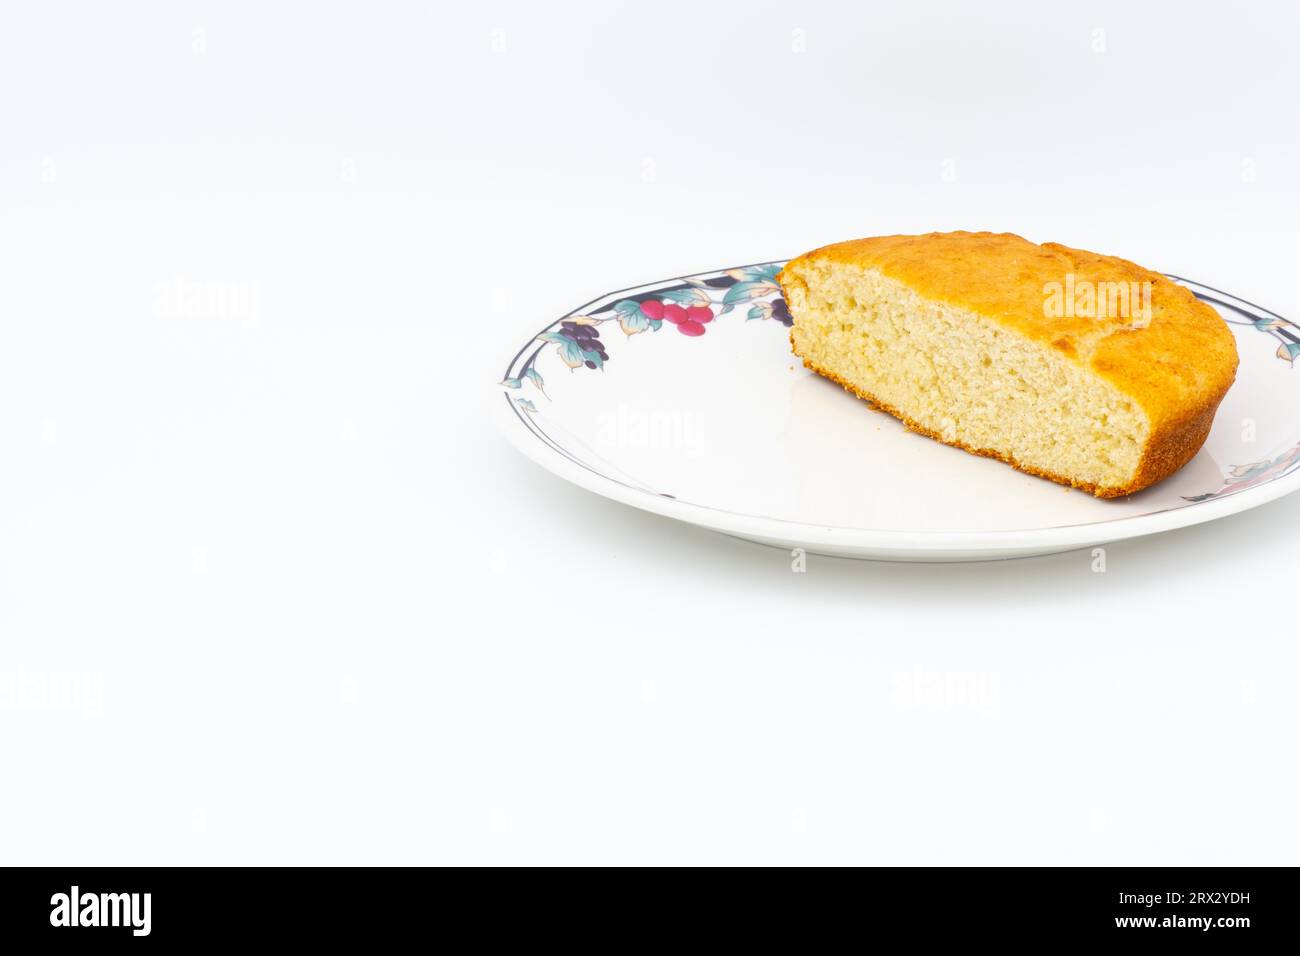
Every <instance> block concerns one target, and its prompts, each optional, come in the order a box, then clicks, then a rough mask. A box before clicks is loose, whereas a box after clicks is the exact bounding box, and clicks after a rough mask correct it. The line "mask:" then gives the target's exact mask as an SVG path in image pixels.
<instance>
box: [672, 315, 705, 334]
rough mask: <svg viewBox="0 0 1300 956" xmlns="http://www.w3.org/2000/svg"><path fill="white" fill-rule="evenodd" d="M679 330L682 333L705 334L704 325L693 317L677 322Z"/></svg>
mask: <svg viewBox="0 0 1300 956" xmlns="http://www.w3.org/2000/svg"><path fill="white" fill-rule="evenodd" d="M677 331H678V332H680V333H682V335H703V334H704V326H703V325H701V324H700V323H699V322H696V321H694V320H693V319H684V320H682V321H681V322H678V323H677Z"/></svg>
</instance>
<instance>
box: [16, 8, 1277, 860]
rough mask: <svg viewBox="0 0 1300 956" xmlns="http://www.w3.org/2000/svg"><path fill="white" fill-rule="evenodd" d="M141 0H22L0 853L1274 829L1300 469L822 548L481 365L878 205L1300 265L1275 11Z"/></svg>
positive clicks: (1257, 833) (1180, 254)
mask: <svg viewBox="0 0 1300 956" xmlns="http://www.w3.org/2000/svg"><path fill="white" fill-rule="evenodd" d="M111 6H112V8H113V9H112V10H110V5H104V4H93V5H92V4H89V3H87V4H82V5H73V4H45V5H27V6H14V7H12V8H10V9H8V10H7V11H6V13H5V14H4V19H3V23H2V24H0V131H2V136H3V139H2V140H0V142H2V143H3V149H2V150H0V262H2V263H3V268H2V269H0V329H2V330H3V335H2V337H0V447H2V448H3V468H2V469H0V781H2V782H3V786H2V787H0V794H2V795H0V858H2V859H3V862H6V863H39V864H140V863H157V864H167V863H270V862H278V863H307V862H310V863H318V862H320V863H324V862H329V863H353V862H425V863H438V862H442V863H452V862H462V863H463V862H476V863H506V862H510V863H532V862H554V863H578V862H582V863H596V862H618V863H633V862H636V863H666V862H689V863H724V862H728V863H760V862H761V863H779V862H786V863H790V862H807V863H829V862H842V863H848V862H853V863H907V864H929V863H1051V864H1076V863H1085V864H1101V863H1106V864H1137V863H1144V864H1192V863H1197V864H1228V863H1233V864H1262V863H1295V862H1296V860H1297V851H1298V850H1300V833H1298V832H1297V828H1298V826H1300V823H1298V822H1297V817H1296V814H1295V806H1296V800H1297V784H1298V782H1300V778H1298V772H1297V765H1296V759H1295V757H1296V722H1297V717H1300V701H1298V700H1297V695H1296V692H1295V684H1296V678H1295V674H1296V673H1297V668H1298V667H1300V651H1298V650H1297V648H1296V644H1295V636H1294V635H1295V611H1294V594H1293V590H1294V589H1293V582H1294V561H1295V557H1294V555H1295V545H1296V541H1297V524H1298V522H1300V496H1297V497H1295V498H1292V499H1289V500H1282V501H1280V502H1277V503H1275V504H1272V505H1269V506H1266V507H1263V508H1260V509H1258V510H1256V511H1253V512H1250V513H1248V514H1244V515H1241V516H1238V517H1235V518H1231V519H1227V520H1224V521H1221V522H1216V523H1214V524H1212V525H1207V526H1202V527H1198V528H1193V529H1189V530H1186V531H1182V532H1176V533H1172V534H1168V535H1165V536H1160V537H1156V538H1151V539H1145V540H1139V541H1133V542H1129V543H1123V544H1118V545H1115V546H1113V547H1112V548H1111V549H1109V554H1108V563H1107V571H1106V573H1104V574H1096V573H1093V571H1092V569H1091V557H1090V556H1089V555H1088V554H1087V553H1086V552H1084V553H1075V554H1067V555H1061V556H1056V557H1052V558H1046V559H1037V560H1025V561H1015V562H1007V563H1000V564H985V565H946V566H906V565H888V564H871V563H854V562H850V561H842V560H834V559H829V558H819V557H816V556H811V557H810V558H809V565H808V571H807V573H806V574H802V575H799V574H792V573H791V571H790V558H789V555H788V554H785V553H783V552H780V551H777V550H771V549H766V548H762V547H759V546H757V545H750V544H746V543H743V542H739V541H735V540H731V539H728V538H725V537H721V536H718V535H714V534H711V533H708V532H704V531H700V530H696V529H692V528H690V527H686V526H682V525H677V524H674V523H672V522H670V521H667V520H662V519H658V518H655V517H652V516H649V515H645V514H642V513H639V512H637V511H634V510H632V509H629V508H626V507H623V506H620V505H617V504H614V503H611V502H608V501H606V500H604V499H600V498H597V497H595V496H592V495H589V494H586V493H584V492H582V491H580V490H578V489H576V488H573V487H570V486H568V485H566V484H564V483H563V482H561V481H559V480H558V479H555V478H553V477H551V476H550V475H548V474H546V473H544V472H542V471H541V470H540V469H538V468H537V467H535V466H534V465H532V464H531V463H529V462H527V461H525V460H524V459H522V458H521V457H519V456H518V455H517V454H515V453H514V452H513V451H512V450H511V449H510V448H509V447H508V446H507V444H506V443H505V441H504V440H503V439H501V438H500V437H499V436H498V435H497V434H495V433H494V432H493V431H492V428H491V426H490V424H489V422H488V418H487V415H486V402H487V400H488V399H489V398H491V399H495V393H494V392H493V391H492V389H491V387H490V386H491V384H492V383H493V382H494V381H495V380H496V379H497V378H498V377H499V376H500V369H501V367H502V366H503V364H504V360H505V358H507V357H508V356H509V355H510V354H513V350H514V348H515V347H516V346H517V344H518V343H519V342H520V341H521V336H527V335H529V334H531V333H532V331H534V330H535V329H536V328H537V327H538V325H539V324H541V323H542V322H544V321H546V320H547V319H549V318H551V317H553V316H555V315H558V314H560V313H561V312H564V311H567V310H568V309H569V308H571V307H573V306H575V305H577V304H579V303H580V302H583V301H585V300H586V299H588V298H590V297H591V296H593V295H595V294H598V293H600V292H604V291H606V290H609V289H615V288H620V287H624V286H628V285H632V284H636V283H639V282H644V281H649V280H653V279H657V278H660V277H663V276H669V275H679V274H682V273H686V272H694V271H699V270H703V269H709V268H714V267H718V266H724V265H730V264H734V263H739V262H751V261H758V260H765V259H774V258H779V257H784V256H788V255H791V254H794V253H797V252H800V251H802V250H804V249H806V248H810V247H812V246H816V245H821V244H824V243H826V242H830V241H833V240H837V239H843V238H849V237H853V236H859V235H871V234H880V233H890V232H909V231H911V232H915V231H927V230H932V229H949V228H969V229H983V228H988V229H1009V230H1013V231H1017V232H1020V233H1022V234H1024V235H1027V236H1028V237H1030V238H1033V239H1036V240H1056V241H1061V242H1065V243H1067V244H1071V245H1076V246H1081V247H1084V248H1096V249H1099V250H1101V251H1104V252H1110V253H1115V254H1120V255H1124V256H1127V257H1130V258H1133V259H1135V260H1137V261H1140V262H1142V263H1144V264H1147V265H1150V266H1152V267H1156V268H1160V269H1164V270H1166V271H1171V272H1176V273H1179V274H1182V275H1188V276H1192V277H1195V278H1198V279H1202V280H1203V281H1206V282H1210V283H1212V284H1215V285H1218V286H1219V287H1221V288H1225V289H1229V290H1232V291H1234V292H1237V293H1239V294H1241V295H1244V296H1246V297H1247V298H1250V299H1252V300H1254V301H1257V302H1260V303H1262V304H1264V305H1266V306H1269V307H1272V308H1274V309H1276V310H1279V311H1280V312H1282V313H1283V314H1287V315H1293V316H1294V315H1300V295H1297V293H1296V291H1295V275H1296V271H1295V270H1296V265H1295V261H1296V258H1295V257H1296V253H1297V231H1296V222H1297V214H1298V213H1300V190H1297V171H1298V169H1300V140H1298V138H1300V106H1298V105H1297V103H1298V101H1297V98H1296V90H1297V89H1298V88H1300V66H1298V65H1297V60H1296V58H1295V56H1294V49H1295V45H1296V42H1297V39H1300V21H1298V20H1297V14H1296V13H1295V12H1294V8H1293V7H1292V8H1290V9H1288V5H1285V4H1281V3H1278V4H1262V3H1260V4H1243V5H1235V6H1225V5H1223V4H1221V3H1207V4H1188V3H1180V4H1167V5H1166V4H1159V5H1157V4H1136V3H1132V2H1121V3H1096V4H1087V5H1082V6H1080V5H1077V4H1076V5H1068V6H1067V5H1054V6H1053V9H1052V10H1051V11H1049V10H1048V9H1047V5H1044V4H1039V3H1023V4H1021V3H1017V4H1006V3H1003V4H996V3H992V4H969V5H956V4H937V3H929V4H927V3H919V2H902V3H896V4H894V3H890V4H877V3H871V4H867V3H849V2H844V3H831V2H822V3H809V2H797V3H796V2H789V3H780V2H771V3H733V4H720V3H719V4H714V3H701V2H691V3H655V4H650V3H637V4H631V3H611V2H599V3H597V2H592V3H581V4H579V3H567V4H554V5H551V4H538V3H525V2H516V3H506V2H495V3H481V4H470V3H464V4H459V5H451V4H395V3H394V4H362V3H352V4H329V3H301V4H291V3H273V4H272V3H238V4H232V3H215V2H213V3H198V2H195V3H140V4H115V5H111ZM1098 31H1101V32H1098ZM946 173H948V174H950V175H945V174H946ZM1298 374H1300V373H1298Z"/></svg>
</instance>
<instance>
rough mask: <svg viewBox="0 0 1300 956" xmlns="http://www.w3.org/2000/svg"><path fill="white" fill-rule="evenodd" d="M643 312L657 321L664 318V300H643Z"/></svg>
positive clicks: (648, 317)
mask: <svg viewBox="0 0 1300 956" xmlns="http://www.w3.org/2000/svg"><path fill="white" fill-rule="evenodd" d="M641 314H642V315H644V316H645V317H646V318H647V319H655V320H656V321H657V320H659V319H662V318H663V317H664V304H663V303H662V302H657V301H655V300H654V299H650V300H649V301H647V302H642V303H641Z"/></svg>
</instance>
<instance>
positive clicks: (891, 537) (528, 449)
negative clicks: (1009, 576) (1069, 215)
mask: <svg viewBox="0 0 1300 956" xmlns="http://www.w3.org/2000/svg"><path fill="white" fill-rule="evenodd" d="M784 261H788V260H784V259H766V260H763V261H762V262H758V263H751V264H750V265H767V264H771V263H777V262H784ZM740 268H745V266H732V267H723V268H720V269H708V270H705V271H703V272H693V273H688V274H686V275H681V276H673V277H666V278H663V279H659V280H652V281H650V282H645V283H641V284H638V285H633V286H627V287H626V288H622V289H615V290H612V291H609V292H604V293H601V294H600V295H598V296H596V297H594V298H592V299H590V300H588V301H587V302H585V303H584V304H583V305H580V306H578V307H577V308H575V309H572V310H570V311H569V312H567V313H566V314H565V315H563V316H560V317H559V318H558V319H553V320H551V322H549V323H547V324H546V325H545V326H543V331H545V330H546V329H548V328H550V327H551V326H552V325H554V324H556V323H557V322H559V321H562V320H563V319H565V318H567V317H568V316H572V315H578V314H581V313H582V311H583V310H584V309H586V308H588V307H590V306H591V305H593V304H595V303H597V302H601V301H603V300H605V299H607V298H610V297H611V296H615V295H620V294H623V293H628V292H635V291H637V290H642V289H646V288H651V287H654V286H657V285H662V284H666V283H671V282H675V281H679V280H684V279H692V278H696V277H698V276H707V275H714V274H716V273H719V272H725V271H728V269H740ZM1164 274H1165V275H1166V276H1167V277H1168V278H1170V279H1173V280H1175V281H1177V282H1180V283H1190V284H1193V285H1196V286H1199V287H1201V288H1203V289H1208V290H1210V291H1212V292H1216V293H1218V294H1220V295H1225V296H1228V297H1230V298H1232V299H1235V300H1236V301H1237V302H1241V303H1243V304H1245V305H1248V306H1251V307H1252V308H1255V309H1258V310H1259V311H1261V312H1265V313H1270V314H1272V315H1278V313H1275V312H1272V311H1271V310H1269V309H1266V308H1264V307H1263V306H1259V305H1256V304H1255V303H1253V302H1249V301H1248V300H1246V299H1242V298H1241V297H1240V296H1237V295H1236V294H1235V293H1231V292H1226V291H1224V290H1222V289H1218V288H1215V287H1214V286H1210V285H1208V284H1206V283H1203V282H1200V281H1199V280H1195V279H1188V278H1186V277H1183V276H1179V275H1174V274H1172V273H1164ZM1278 317H1279V318H1281V316H1280V315H1278ZM532 341H533V340H532V339H529V340H527V341H526V342H525V344H524V345H523V347H522V348H521V349H520V350H519V352H518V353H516V355H515V356H514V357H513V358H512V359H511V360H510V363H509V365H508V366H507V374H509V370H510V369H511V368H513V366H514V364H515V363H516V362H518V361H519V358H520V356H522V354H523V353H524V352H526V351H527V349H528V344H529V343H531V342H532ZM493 398H494V399H495V401H494V402H493V406H492V408H493V409H494V410H493V412H492V418H493V420H494V422H495V424H496V427H497V428H498V430H499V431H500V432H501V433H502V434H503V435H504V437H505V438H506V439H507V440H508V441H509V442H510V444H511V445H512V446H513V447H514V448H515V449H516V450H517V451H519V452H520V453H521V454H522V455H524V457H526V458H528V459H529V460H531V461H533V462H534V463H536V464H537V465H539V466H541V467H542V468H543V469H545V470H546V471H549V472H551V473H552V474H554V475H556V476H557V477H559V478H563V479H564V480H565V481H568V482H570V483H571V484H575V485H577V486H578V487H580V488H583V489H584V490H586V491H590V492H593V493H595V494H598V495H600V496H602V497H604V498H608V499H610V500H612V501H617V502H620V503H622V504H626V505H629V506H631V507H634V508H638V509H640V510H642V511H647V512H650V513H652V514H657V515H660V516H662V517H667V518H672V519H674V520H678V521H684V522H686V523H688V524H692V525H697V526H699V527H703V528H710V529H713V530H717V531H722V532H725V533H728V534H733V535H738V536H740V537H745V538H764V539H768V540H780V541H797V542H800V543H801V544H807V545H809V546H812V547H814V548H816V547H825V548H833V549H841V550H858V551H896V552H912V553H920V554H942V553H946V552H967V553H972V552H981V551H987V552H991V553H996V552H1005V551H1007V550H1012V549H1015V550H1026V551H1029V550H1034V551H1038V550H1043V551H1046V550H1050V549H1053V548H1055V549H1061V550H1066V549H1070V548H1079V547H1084V546H1087V545H1089V544H1097V543H1100V542H1103V541H1104V542H1111V541H1122V540H1127V539H1129V538H1136V537H1142V536H1145V535H1149V534H1159V533H1161V532H1163V531H1173V530H1175V529H1178V528H1186V527H1192V526H1194V525H1198V524H1204V523H1206V522H1208V521H1214V520H1217V519H1219V518H1224V517H1228V516H1229V515H1233V514H1238V513H1240V512H1242V511H1248V510H1250V509H1252V508H1257V507H1259V506H1261V505H1265V504H1268V503H1269V502H1271V501H1276V500H1277V499H1279V498H1283V497H1285V496H1286V495H1288V494H1291V493H1292V492H1294V491H1296V490H1300V468H1297V469H1295V470H1293V471H1291V472H1290V473H1288V474H1284V475H1281V476H1279V477H1277V478H1274V479H1272V480H1271V481H1268V482H1265V483H1263V484H1260V485H1256V486H1254V487H1252V488H1246V489H1243V490H1241V491H1237V492H1233V493H1232V494H1228V495H1223V496H1222V497H1218V498H1213V499H1211V500H1207V501H1201V502H1197V503H1195V504H1193V505H1189V506H1187V507H1182V508H1168V509H1164V510H1161V511H1157V512H1152V513H1150V514H1143V515H1130V516H1128V517H1120V518H1113V519H1109V520H1105V521H1092V522H1086V523H1083V524H1073V525H1053V526H1047V527H1038V528H1020V529H1012V530H997V531H907V530H895V529H883V528H853V527H845V526H840V525H821V524H811V523H808V522H804V521H795V520H790V519H786V518H774V517H770V516H767V515H755V514H748V513H745V512H737V511H729V510H727V509H725V508H716V507H713V506H711V505H702V504H697V503H695V502H690V501H682V500H680V499H677V498H673V497H671V496H668V495H664V494H660V493H657V492H654V491H651V490H650V489H648V488H644V487H636V486H633V485H629V484H626V483H623V482H620V481H618V480H617V479H615V478H613V477H610V476H608V475H603V474H601V473H600V472H598V471H596V470H594V469H592V468H590V467H588V466H586V465H583V464H581V463H579V462H577V461H575V460H573V459H572V458H569V457H568V456H566V455H564V454H562V453H561V452H560V451H559V450H558V449H556V448H554V447H553V446H552V445H551V444H549V443H548V442H547V441H546V440H545V439H544V438H542V437H541V436H540V435H538V434H537V433H536V432H534V431H533V430H532V429H531V428H529V427H528V425H527V419H526V418H525V416H524V414H523V413H521V412H520V411H519V409H518V408H516V407H515V403H514V401H513V399H512V398H511V396H510V395H509V394H507V393H505V392H502V391H500V389H499V384H498V386H497V388H496V390H495V391H494V394H493ZM521 426H523V427H521Z"/></svg>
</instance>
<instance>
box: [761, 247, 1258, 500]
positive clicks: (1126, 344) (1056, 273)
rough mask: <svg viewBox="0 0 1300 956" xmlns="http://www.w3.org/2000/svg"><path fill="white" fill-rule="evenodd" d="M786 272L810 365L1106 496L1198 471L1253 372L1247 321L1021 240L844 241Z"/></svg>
mask: <svg viewBox="0 0 1300 956" xmlns="http://www.w3.org/2000/svg"><path fill="white" fill-rule="evenodd" d="M777 281H778V282H779V283H780V285H781V288H782V289H783V290H784V292H785V298H786V302H787V303H788V304H789V306H790V312H791V315H792V316H793V317H794V325H793V327H792V328H791V330H790V342H791V344H792V345H793V346H794V351H795V354H796V355H798V356H800V357H801V358H802V359H803V362H804V365H806V366H807V367H808V368H810V369H812V370H813V371H815V372H817V373H819V374H821V375H824V376H826V377H827V378H829V379H832V380H834V381H836V382H838V383H839V384H841V385H843V386H844V387H845V388H846V389H848V390H849V391H851V392H854V393H855V394H857V395H858V396H860V397H862V398H864V399H866V400H868V401H870V402H872V403H873V404H875V405H878V406H879V407H881V408H882V409H884V410H885V411H887V412H889V413H890V414H891V415H894V416H895V417H897V418H900V419H902V420H903V422H905V423H906V424H907V426H908V427H909V428H910V429H912V430H914V431H918V432H922V433H924V434H926V435H929V436H930V437H931V438H936V439H938V440H939V441H942V442H945V443H946V444H949V445H956V446H957V447H959V448H964V449H966V450H967V451H970V452H974V453H975V454H977V455H987V456H990V457H993V458H999V459H1001V460H1002V461H1004V462H1006V463H1008V464H1010V465H1013V466H1015V467H1016V468H1019V469H1020V470H1021V471H1026V472H1029V473H1030V474H1033V475H1039V476H1041V477H1043V478H1050V479H1051V480H1052V481H1058V482H1060V483H1062V484H1066V485H1073V486H1074V487H1076V488H1081V489H1083V490H1084V491H1087V492H1090V493H1091V494H1094V495H1096V496H1097V497H1099V498H1114V497H1118V496H1120V495H1127V494H1132V493H1133V492H1135V491H1139V490H1140V489H1142V488H1146V487H1147V486H1148V485H1152V484H1154V483H1155V482H1157V481H1160V480H1161V479H1163V478H1166V477H1168V476H1169V475H1171V474H1173V473H1174V472H1175V471H1177V470H1178V469H1179V468H1181V467H1182V466H1183V465H1184V464H1186V463H1187V462H1188V461H1189V460H1190V459H1191V458H1192V456H1193V455H1195V454H1196V452H1197V450H1198V449H1199V448H1200V447H1201V445H1202V444H1203V443H1204V441H1205V437H1206V435H1208V434H1209V431H1210V425H1211V423H1212V422H1213V420H1214V412H1215V410H1216V409H1217V408H1218V407H1219V402H1220V401H1221V400H1222V399H1223V396H1224V393H1226V392H1227V390H1228V387H1229V386H1230V385H1231V384H1232V382H1233V379H1234V378H1235V376H1236V372H1237V349H1236V345H1235V344H1234V341H1233V337H1232V333H1231V331H1230V330H1229V329H1228V327H1227V325H1226V324H1225V323H1224V321H1223V320H1222V319H1221V318H1220V317H1219V315H1218V313H1216V312H1215V311H1214V310H1213V309H1212V308H1210V307H1209V306H1208V305H1206V304H1204V303H1203V302H1200V301H1198V300H1197V299H1196V297H1195V296H1193V295H1192V293H1191V292H1189V291H1188V290H1187V289H1185V288H1183V287H1182V286H1179V285H1177V284H1175V283H1173V282H1170V281H1169V280H1168V279H1166V278H1165V277H1164V276H1162V275H1159V274H1158V273H1155V272H1151V271H1149V270H1147V269H1143V268H1142V267H1140V266H1137V265H1134V264H1133V263H1131V262H1127V261H1125V260H1124V259H1117V258H1115V257H1113V256H1102V255H1097V254H1096V253H1092V252H1084V251H1082V250H1080V249H1070V248H1068V247H1066V246H1060V245H1057V244H1055V243H1045V244H1043V245H1038V244H1036V243H1032V242H1029V241H1028V240H1026V239H1022V238H1021V237H1020V236H1016V235H1012V234H1010V233H989V232H950V233H930V234H928V235H924V236H881V237H878V238H874V239H858V240H855V241H852V242H841V243H837V244H835V245H832V246H826V247H824V248H821V249H817V250H815V251H813V252H809V253H807V254H805V255H802V256H800V257H799V258H797V259H794V260H792V261H791V262H790V263H789V264H788V265H786V267H785V268H784V269H783V270H782V272H781V274H780V275H779V276H778V277H777ZM1089 290H1091V291H1089Z"/></svg>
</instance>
